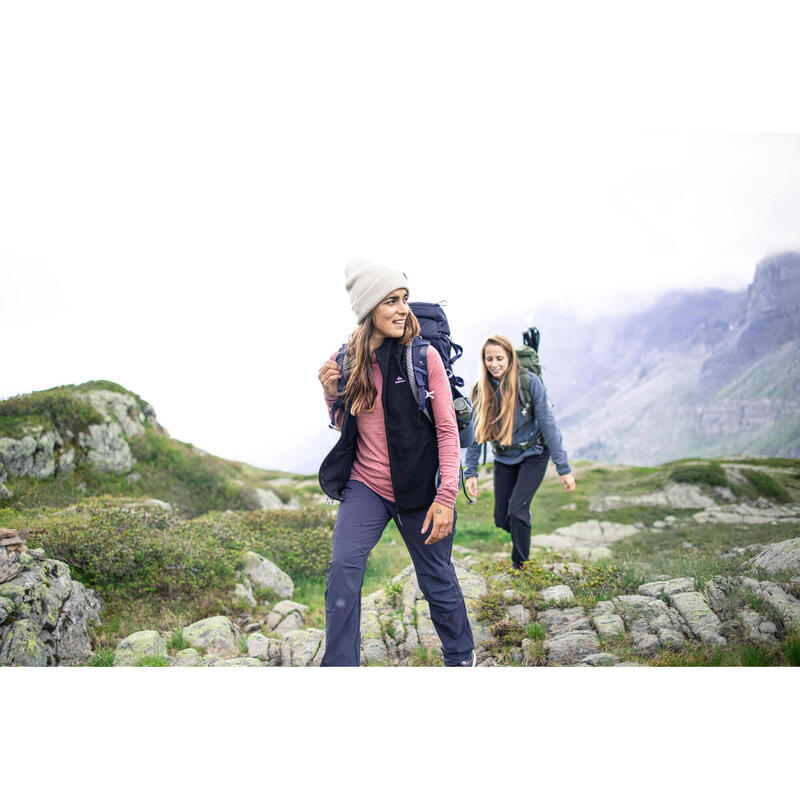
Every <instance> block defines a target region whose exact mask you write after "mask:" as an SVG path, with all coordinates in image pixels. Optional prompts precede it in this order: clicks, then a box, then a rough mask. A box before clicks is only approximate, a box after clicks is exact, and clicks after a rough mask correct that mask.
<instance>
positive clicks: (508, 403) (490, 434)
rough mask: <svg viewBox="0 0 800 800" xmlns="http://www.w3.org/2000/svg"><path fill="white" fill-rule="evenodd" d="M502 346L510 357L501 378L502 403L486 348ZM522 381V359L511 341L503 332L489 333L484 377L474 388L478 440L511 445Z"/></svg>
mask: <svg viewBox="0 0 800 800" xmlns="http://www.w3.org/2000/svg"><path fill="white" fill-rule="evenodd" d="M492 344H493V345H497V346H498V347H502V348H503V350H504V351H505V353H506V357H507V358H508V369H507V370H506V372H505V375H503V377H502V378H501V379H500V403H499V406H498V402H497V394H496V392H495V388H494V386H493V385H492V382H491V381H490V377H491V376H490V373H489V370H488V368H487V367H486V348H487V347H488V346H489V345H492ZM518 384H519V360H518V359H517V353H516V350H514V345H512V344H511V340H510V339H507V338H506V337H505V336H501V335H500V334H497V333H496V334H494V335H493V336H490V337H489V338H488V339H487V340H486V341H485V342H484V343H483V347H481V377H480V378H479V379H478V381H477V383H476V384H475V385H474V386H473V387H472V402H473V405H474V407H475V415H476V418H477V424H476V425H475V441H476V442H477V443H478V444H483V443H484V442H495V441H496V442H498V443H499V444H502V445H509V444H511V439H512V437H513V435H514V417H515V415H516V411H517V387H518Z"/></svg>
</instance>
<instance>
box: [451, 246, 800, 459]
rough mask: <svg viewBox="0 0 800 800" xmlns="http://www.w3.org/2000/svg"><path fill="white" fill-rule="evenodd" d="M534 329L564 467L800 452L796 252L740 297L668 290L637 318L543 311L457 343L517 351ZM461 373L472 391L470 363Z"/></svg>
mask: <svg viewBox="0 0 800 800" xmlns="http://www.w3.org/2000/svg"><path fill="white" fill-rule="evenodd" d="M518 316H520V317H521V316H522V315H518ZM531 324H534V325H536V326H537V327H539V329H540V331H541V334H542V342H541V348H540V354H541V358H542V363H543V365H544V373H543V377H544V382H545V385H546V386H547V388H548V394H549V396H550V398H551V400H552V401H553V403H554V412H555V414H556V418H557V420H558V422H559V425H560V427H561V430H562V432H563V434H564V439H565V444H566V446H567V449H568V452H569V453H570V456H571V457H572V458H591V459H598V460H604V461H612V462H613V461H620V462H623V461H624V462H626V463H638V464H656V463H660V462H663V461H667V460H671V459H677V458H684V457H688V456H716V455H731V454H734V453H748V454H751V455H773V456H797V455H800V413H798V412H800V400H799V399H798V398H799V397H800V391H798V389H799V388H800V254H798V253H781V254H778V255H774V256H770V257H768V258H765V259H763V260H762V261H761V262H759V264H758V265H757V266H756V271H755V276H754V278H753V282H752V284H751V285H750V286H749V287H748V288H747V289H746V290H742V291H739V292H730V291H724V290H720V289H708V290H705V291H699V292H689V291H686V292H683V291H673V292H669V293H668V294H665V295H663V296H662V297H660V298H659V299H658V301H657V302H656V303H655V304H654V305H653V306H652V307H650V308H648V309H647V310H645V311H638V312H635V313H632V314H628V315H621V316H617V317H613V318H607V319H597V320H593V321H590V322H580V321H576V320H575V319H574V318H570V317H569V315H565V314H563V312H556V313H549V312H548V310H547V309H542V310H540V311H537V312H531V313H530V314H527V315H525V316H524V319H522V318H519V319H514V318H513V317H512V318H509V317H508V316H507V317H504V318H503V319H499V318H498V319H496V320H492V321H490V322H489V323H488V324H487V323H482V324H481V326H480V328H481V329H480V331H478V330H476V328H474V327H473V328H471V329H470V330H469V331H468V332H466V331H465V332H462V331H458V332H454V336H455V337H456V339H457V341H459V342H461V340H460V339H458V335H461V337H462V339H463V340H464V342H463V343H464V344H465V351H466V352H467V353H469V352H471V350H472V349H475V352H477V350H478V349H479V348H480V344H481V343H482V341H483V340H484V339H485V337H486V336H487V335H488V334H489V333H493V332H496V333H504V334H505V335H507V336H509V338H511V339H512V341H513V342H514V343H515V344H521V332H522V330H523V329H524V328H525V327H528V326H529V325H531ZM471 361H475V364H474V370H472V371H473V374H468V373H469V372H470V371H471V370H470V367H472V366H473V365H472V364H470V363H469V362H471ZM463 364H464V367H463V369H462V370H461V372H460V374H462V375H463V376H464V377H465V379H467V382H468V383H470V382H472V381H474V380H475V378H476V377H477V359H472V358H466V357H465V358H464V361H463ZM459 366H460V364H459Z"/></svg>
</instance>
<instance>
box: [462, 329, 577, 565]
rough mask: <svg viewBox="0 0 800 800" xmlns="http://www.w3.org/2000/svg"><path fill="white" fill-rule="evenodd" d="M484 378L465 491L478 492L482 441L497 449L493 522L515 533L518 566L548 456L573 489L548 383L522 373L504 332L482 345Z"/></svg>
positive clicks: (477, 390)
mask: <svg viewBox="0 0 800 800" xmlns="http://www.w3.org/2000/svg"><path fill="white" fill-rule="evenodd" d="M481 367H482V369H481V377H480V378H479V379H478V382H477V383H476V384H475V386H474V387H473V402H474V405H475V416H476V425H475V442H474V444H472V445H470V447H468V448H467V456H466V469H465V471H464V474H465V476H466V488H467V491H468V492H469V493H470V494H471V495H472V496H473V497H477V496H478V478H477V476H478V457H479V455H480V446H481V444H483V443H484V442H491V444H492V450H493V451H494V522H495V525H497V527H498V528H502V529H503V530H506V531H508V532H509V533H510V534H511V544H512V550H511V564H512V566H513V567H514V568H515V569H519V568H520V567H521V566H522V564H523V563H524V562H525V561H527V560H528V557H529V555H530V549H531V509H530V506H531V502H532V501H533V496H534V494H536V490H537V489H538V488H539V485H540V484H541V482H542V478H543V477H544V473H545V470H546V469H547V462H548V461H549V459H550V458H552V459H553V462H554V463H555V465H556V470H557V471H558V475H559V478H560V480H561V485H562V486H563V487H564V491H565V492H571V491H573V490H574V489H575V478H574V477H573V475H572V470H571V469H570V466H569V462H568V461H567V453H566V451H565V450H564V447H563V445H562V443H561V431H559V429H558V425H556V421H555V419H554V417H553V412H552V411H551V410H550V404H549V403H548V402H547V394H546V392H545V389H544V385H543V384H542V382H541V380H539V378H538V376H536V375H535V374H534V373H533V372H527V373H523V374H522V375H520V371H519V361H518V359H517V354H516V351H515V350H514V347H513V345H512V344H511V342H510V341H509V339H507V338H506V337H505V336H500V335H497V334H495V335H494V336H490V337H489V338H488V339H487V340H486V341H485V342H484V344H483V347H482V348H481ZM520 379H522V380H526V381H528V382H529V388H530V397H531V408H525V407H524V406H523V402H522V398H523V392H522V391H521V388H520V384H519V381H520Z"/></svg>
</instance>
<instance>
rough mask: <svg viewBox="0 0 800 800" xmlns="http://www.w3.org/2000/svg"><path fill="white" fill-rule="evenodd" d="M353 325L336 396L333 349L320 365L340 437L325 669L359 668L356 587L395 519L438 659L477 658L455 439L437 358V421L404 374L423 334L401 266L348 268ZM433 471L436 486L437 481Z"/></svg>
mask: <svg viewBox="0 0 800 800" xmlns="http://www.w3.org/2000/svg"><path fill="white" fill-rule="evenodd" d="M345 275H346V284H345V286H346V289H347V292H348V294H349V296H350V304H351V306H352V309H353V312H354V313H355V315H356V319H357V320H358V326H357V327H356V329H355V330H354V331H353V333H352V335H351V336H350V340H349V342H348V344H347V352H346V361H345V365H346V366H345V373H346V375H345V377H346V379H347V380H346V384H345V388H344V393H343V396H342V397H341V398H340V397H339V393H338V382H339V377H340V368H339V366H338V365H337V363H336V360H335V354H334V356H332V357H331V358H330V359H329V360H328V361H326V362H325V363H324V364H323V365H322V367H321V368H320V370H319V380H320V382H321V383H322V386H323V389H324V392H325V400H326V402H327V405H328V410H329V412H331V411H332V412H333V423H334V425H335V427H336V428H337V429H338V430H340V431H341V435H340V437H339V440H338V442H337V443H336V445H335V446H334V448H333V449H332V450H331V452H330V453H329V454H328V456H327V457H326V458H325V460H324V461H323V462H322V465H321V467H320V470H319V482H320V486H322V489H323V490H324V491H325V493H326V494H327V495H328V496H329V497H331V498H333V499H336V500H339V501H341V504H340V506H339V510H338V514H337V516H336V524H335V526H334V530H333V553H332V556H331V562H330V565H329V567H328V574H327V581H326V588H325V641H326V645H325V656H324V658H323V659H322V666H324V667H325V666H358V665H359V663H360V655H361V654H360V650H361V635H360V624H361V586H362V584H363V582H364V572H365V570H366V566H367V557H368V556H369V553H370V551H371V550H372V548H373V547H374V546H375V545H376V544H377V542H378V540H379V539H380V537H381V534H382V533H383V530H384V528H385V527H386V525H387V524H388V523H389V520H390V519H393V520H394V521H395V524H396V525H397V529H398V530H399V531H400V535H401V536H402V537H403V541H404V542H405V545H406V547H407V548H408V552H409V554H410V556H411V560H412V562H413V564H414V568H415V570H416V573H417V580H418V582H419V587H420V589H421V591H422V593H423V595H424V596H425V599H426V600H427V601H428V605H429V607H430V612H431V619H432V621H433V625H434V627H435V628H436V632H437V634H438V635H439V639H440V640H441V642H442V654H443V656H444V663H445V666H466V667H473V666H475V652H474V650H473V639H472V630H471V628H470V625H469V620H468V619H467V611H466V607H465V605H464V597H463V595H462V593H461V587H460V586H459V584H458V579H457V578H456V573H455V569H454V568H453V565H452V564H451V562H450V554H451V550H452V545H453V540H452V536H450V534H451V533H452V532H453V531H454V529H455V518H456V515H455V510H454V509H455V500H456V494H457V492H458V472H459V455H460V451H459V442H458V428H457V425H456V417H455V410H454V408H453V401H452V394H451V391H450V385H449V382H448V379H447V376H446V374H445V371H444V367H443V365H442V360H441V357H440V356H439V354H438V353H437V352H436V349H435V348H434V347H428V348H427V353H428V389H429V393H430V396H431V404H432V411H433V419H434V422H431V420H430V419H428V417H427V416H426V415H425V414H423V413H422V412H421V411H420V410H419V407H418V405H417V399H416V397H415V396H414V393H413V391H412V389H411V386H410V384H409V380H408V372H407V362H406V355H407V349H408V347H409V346H410V344H411V342H412V341H413V340H414V338H415V337H416V336H417V335H418V334H419V323H418V322H417V320H416V318H415V317H414V315H413V313H412V312H411V309H410V308H409V306H408V280H407V279H406V276H405V274H404V273H402V272H399V271H397V270H393V269H389V268H387V267H380V266H376V265H374V264H370V263H369V262H367V261H363V260H360V259H359V260H356V261H352V262H350V263H349V264H348V265H347V267H346V268H345ZM437 471H438V472H439V473H440V482H439V484H438V488H437V484H436V476H437Z"/></svg>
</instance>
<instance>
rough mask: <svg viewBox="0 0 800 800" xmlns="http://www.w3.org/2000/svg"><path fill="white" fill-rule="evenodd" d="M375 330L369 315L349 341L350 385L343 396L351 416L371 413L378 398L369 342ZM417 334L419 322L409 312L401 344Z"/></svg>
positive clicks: (347, 372) (347, 370) (348, 381)
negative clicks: (373, 377) (373, 378)
mask: <svg viewBox="0 0 800 800" xmlns="http://www.w3.org/2000/svg"><path fill="white" fill-rule="evenodd" d="M374 331H375V326H374V325H373V323H372V313H370V314H369V316H368V317H367V318H366V319H365V320H363V321H362V322H360V323H359V325H358V327H357V328H356V329H355V330H354V331H353V332H352V333H351V334H350V339H349V341H348V342H347V367H346V376H347V383H346V384H345V387H344V395H343V397H344V403H345V406H348V405H349V406H350V413H351V414H353V415H354V416H357V415H358V414H364V413H366V412H368V411H372V409H373V408H375V399H376V397H377V396H378V392H377V390H376V389H375V384H374V382H373V380H372V365H371V361H372V353H370V351H369V340H370V337H371V336H372V334H373V332H374ZM418 335H419V322H418V321H417V318H416V317H415V316H414V313H413V312H412V311H411V310H409V312H408V316H407V317H406V325H405V328H404V329H403V336H402V338H401V339H400V343H401V344H403V345H409V344H411V342H412V341H413V339H414V337H415V336H418Z"/></svg>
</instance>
